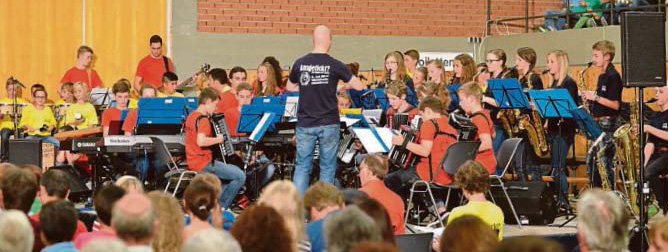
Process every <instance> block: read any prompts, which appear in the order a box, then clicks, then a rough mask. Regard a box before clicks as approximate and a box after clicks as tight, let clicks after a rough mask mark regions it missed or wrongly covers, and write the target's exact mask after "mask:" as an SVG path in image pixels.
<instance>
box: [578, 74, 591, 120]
mask: <svg viewBox="0 0 668 252" xmlns="http://www.w3.org/2000/svg"><path fill="white" fill-rule="evenodd" d="M591 64H592V62H589V63H587V67H586V68H585V69H582V71H580V83H578V90H579V91H585V90H587V85H585V84H586V83H585V73H586V72H587V70H589V67H591ZM580 99H581V100H582V107H583V108H584V109H585V110H586V111H587V113H588V114H591V112H589V104H587V100H585V98H584V97H583V96H582V95H581V96H580Z"/></svg>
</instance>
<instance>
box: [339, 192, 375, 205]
mask: <svg viewBox="0 0 668 252" xmlns="http://www.w3.org/2000/svg"><path fill="white" fill-rule="evenodd" d="M341 193H342V194H343V203H344V204H345V205H346V206H350V205H354V204H355V203H357V202H359V201H362V200H364V199H367V198H369V195H368V194H366V193H365V192H362V191H360V190H358V189H355V188H345V189H343V190H341Z"/></svg>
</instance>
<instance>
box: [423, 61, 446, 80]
mask: <svg viewBox="0 0 668 252" xmlns="http://www.w3.org/2000/svg"><path fill="white" fill-rule="evenodd" d="M427 76H428V78H427V80H429V81H431V82H434V83H437V84H443V83H444V82H445V69H444V68H443V61H441V60H440V59H433V60H430V61H427Z"/></svg>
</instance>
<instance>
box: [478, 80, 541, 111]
mask: <svg viewBox="0 0 668 252" xmlns="http://www.w3.org/2000/svg"><path fill="white" fill-rule="evenodd" d="M487 83H489V87H488V88H490V89H491V90H492V96H494V100H496V105H497V107H499V108H501V109H529V108H530V107H529V99H527V96H526V95H525V94H524V90H523V89H522V86H521V85H520V83H519V82H518V81H517V79H489V80H487Z"/></svg>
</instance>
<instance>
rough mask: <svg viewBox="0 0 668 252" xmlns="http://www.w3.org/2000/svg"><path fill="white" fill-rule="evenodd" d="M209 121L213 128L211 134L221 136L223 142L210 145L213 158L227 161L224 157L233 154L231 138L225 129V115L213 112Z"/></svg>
mask: <svg viewBox="0 0 668 252" xmlns="http://www.w3.org/2000/svg"><path fill="white" fill-rule="evenodd" d="M209 122H210V123H211V127H212V128H213V135H214V137H215V136H220V135H222V136H223V142H222V143H220V144H216V145H214V146H212V152H213V158H214V159H216V160H220V161H223V163H227V160H226V158H227V157H229V156H231V155H233V154H234V147H233V146H232V138H231V137H230V132H229V131H228V130H227V123H226V122H225V115H224V114H221V113H214V114H211V115H210V116H209Z"/></svg>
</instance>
